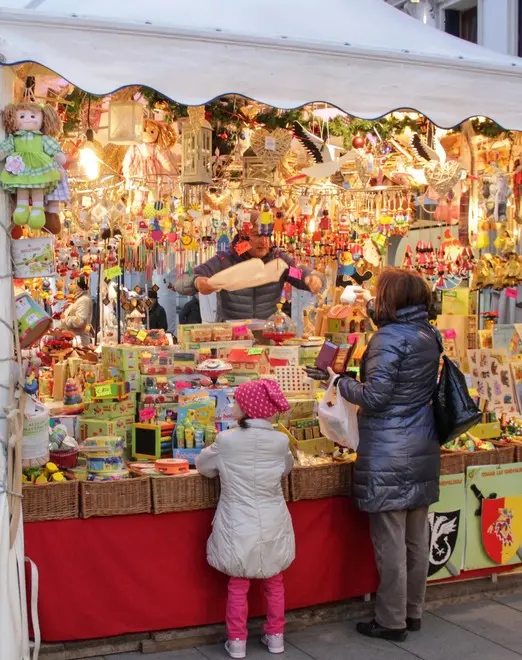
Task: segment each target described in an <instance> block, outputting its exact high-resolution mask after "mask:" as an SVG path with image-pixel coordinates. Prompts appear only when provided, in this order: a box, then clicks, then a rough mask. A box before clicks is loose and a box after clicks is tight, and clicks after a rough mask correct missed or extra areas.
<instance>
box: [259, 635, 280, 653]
mask: <svg viewBox="0 0 522 660" xmlns="http://www.w3.org/2000/svg"><path fill="white" fill-rule="evenodd" d="M261 643H262V644H264V645H265V646H266V647H268V651H269V653H284V652H285V638H284V636H283V635H263V637H261Z"/></svg>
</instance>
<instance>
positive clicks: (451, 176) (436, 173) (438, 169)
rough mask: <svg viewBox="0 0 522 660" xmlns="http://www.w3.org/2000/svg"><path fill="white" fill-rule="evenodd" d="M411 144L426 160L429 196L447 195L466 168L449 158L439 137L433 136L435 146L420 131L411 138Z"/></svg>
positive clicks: (425, 167) (425, 168) (425, 170)
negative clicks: (430, 144)
mask: <svg viewBox="0 0 522 660" xmlns="http://www.w3.org/2000/svg"><path fill="white" fill-rule="evenodd" d="M411 146H412V148H413V150H414V151H415V153H416V154H417V156H418V157H419V158H421V159H422V160H423V161H425V164H424V174H425V176H426V181H427V183H428V186H429V189H428V193H427V194H428V197H429V198H430V199H440V198H444V197H447V196H448V195H449V194H450V192H451V191H452V190H453V189H454V188H455V187H456V186H457V184H458V183H459V181H460V180H461V178H462V174H463V172H464V170H463V169H462V167H461V165H460V163H459V161H458V160H447V156H446V151H445V150H444V147H443V146H442V144H441V143H440V141H439V139H438V137H437V136H436V135H435V137H434V138H433V148H432V147H430V146H429V145H428V143H427V142H426V140H425V139H424V138H423V137H421V136H420V135H419V134H418V133H414V134H413V136H412V138H411Z"/></svg>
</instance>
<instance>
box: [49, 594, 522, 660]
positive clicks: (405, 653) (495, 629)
mask: <svg viewBox="0 0 522 660" xmlns="http://www.w3.org/2000/svg"><path fill="white" fill-rule="evenodd" d="M44 657H45V656H44ZM227 657H228V656H227V655H226V654H225V652H224V651H223V647H222V645H221V644H220V645H217V646H205V647H201V648H197V649H190V650H186V651H172V652H168V653H158V654H153V655H142V654H140V653H124V654H120V655H110V656H106V658H104V659H102V658H95V659H94V660H205V659H206V660H224V659H225V658H227ZM268 657H269V656H268V654H267V652H266V651H265V650H264V649H263V648H261V645H260V643H259V638H253V639H251V641H250V643H249V648H248V658H251V659H252V660H258V659H259V660H261V659H263V658H265V659H268ZM279 657H281V658H282V659H283V658H287V659H288V660H310V659H311V658H312V659H313V660H414V658H420V659H421V660H520V659H521V658H522V594H520V593H519V594H516V595H513V596H501V597H495V596H492V597H489V598H486V599H484V600H481V601H478V602H471V603H465V604H460V605H445V606H443V607H440V608H438V609H434V610H433V611H431V612H428V613H426V614H425V617H424V620H423V629H422V631H421V632H420V633H410V635H409V637H408V639H407V640H406V642H404V643H403V644H392V643H389V642H381V641H373V640H368V639H365V638H363V637H361V636H360V635H358V634H357V633H355V631H354V622H353V621H347V622H346V623H335V624H331V625H325V626H317V627H314V628H308V629H306V630H304V631H302V632H297V633H290V634H289V635H288V636H287V640H286V653H285V654H284V655H281V656H279Z"/></svg>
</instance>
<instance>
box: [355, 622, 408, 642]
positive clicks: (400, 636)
mask: <svg viewBox="0 0 522 660" xmlns="http://www.w3.org/2000/svg"><path fill="white" fill-rule="evenodd" d="M356 630H357V632H358V633H360V634H361V635H364V636H365V637H373V638H374V639H387V640H388V641H390V642H404V640H405V639H406V637H408V633H407V632H406V628H398V629H396V628H385V627H384V626H380V625H379V624H378V623H377V621H375V619H372V621H367V622H366V621H365V622H363V621H361V622H359V623H358V624H357V626H356Z"/></svg>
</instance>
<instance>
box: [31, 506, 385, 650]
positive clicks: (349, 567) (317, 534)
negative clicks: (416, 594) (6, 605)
mask: <svg viewBox="0 0 522 660" xmlns="http://www.w3.org/2000/svg"><path fill="white" fill-rule="evenodd" d="M289 508H290V512H291V514H292V520H293V523H294V530H295V536H296V560H295V562H294V563H293V564H292V566H291V567H290V568H289V569H288V571H287V572H286V573H285V586H286V609H287V610H291V609H297V608H300V607H308V606H311V605H318V604H321V603H328V602H333V601H339V600H344V599H347V598H353V597H355V596H362V595H363V594H365V593H370V592H373V591H375V589H376V587H377V581H378V578H377V571H376V568H375V562H374V557H373V550H372V546H371V541H370V537H369V533H368V521H367V517H366V516H365V515H364V514H362V513H360V512H358V511H357V510H356V509H355V506H354V505H353V503H352V501H351V500H350V499H348V498H333V499H324V500H313V501H312V500H310V501H303V502H294V503H292V504H290V505H289ZM213 515H214V511H212V510H205V511H192V512H187V513H171V514H164V515H159V516H155V515H140V516H117V517H114V518H91V519H89V520H63V521H56V522H43V523H27V524H26V525H25V551H26V552H25V553H26V555H27V556H28V557H30V558H31V559H32V560H33V561H34V562H35V563H36V565H37V567H38V570H39V573H40V595H39V601H38V602H39V616H40V626H41V631H42V639H43V640H44V641H45V642H58V641H70V640H81V639H95V638H100V637H111V636H113V635H122V634H125V633H137V632H152V631H157V630H165V629H169V628H185V627H189V626H200V625H206V624H213V623H220V622H223V621H224V620H225V603H226V595H227V578H226V577H225V576H223V575H221V574H220V573H218V572H217V571H215V570H214V569H212V568H210V567H209V566H208V564H207V562H206V542H207V538H208V537H209V535H210V528H211V521H212V517H213ZM263 613H264V603H263V597H262V592H261V588H259V585H255V586H254V587H253V588H252V590H251V596H250V615H251V616H258V615H261V614H263Z"/></svg>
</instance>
